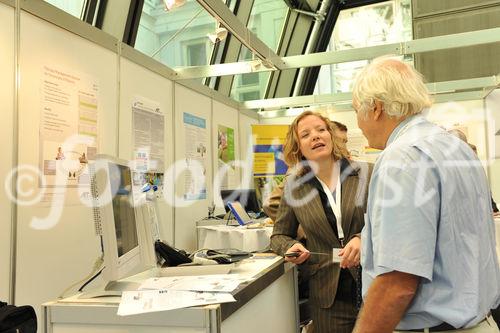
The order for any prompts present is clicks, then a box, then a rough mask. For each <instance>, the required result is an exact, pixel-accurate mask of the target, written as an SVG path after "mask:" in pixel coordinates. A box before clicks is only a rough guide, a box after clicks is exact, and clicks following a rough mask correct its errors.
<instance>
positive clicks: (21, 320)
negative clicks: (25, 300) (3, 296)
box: [0, 302, 37, 333]
mask: <svg viewBox="0 0 500 333" xmlns="http://www.w3.org/2000/svg"><path fill="white" fill-rule="evenodd" d="M36 329H37V323H36V313H35V310H34V309H33V307H32V306H29V305H23V306H14V305H8V304H7V303H4V302H0V333H36Z"/></svg>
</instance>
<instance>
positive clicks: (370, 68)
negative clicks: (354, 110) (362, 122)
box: [352, 56, 432, 118]
mask: <svg viewBox="0 0 500 333" xmlns="http://www.w3.org/2000/svg"><path fill="white" fill-rule="evenodd" d="M352 98H353V102H354V103H356V104H357V106H358V112H361V113H363V114H366V112H367V111H368V110H370V109H372V108H373V106H374V105H375V101H380V102H382V103H383V105H384V111H385V113H386V114H387V115H388V116H390V117H396V118H401V117H407V116H410V115H414V114H418V113H420V112H422V110H423V109H424V108H427V107H430V106H431V104H432V100H431V98H430V96H429V91H428V90H427V87H426V86H425V84H424V81H423V77H422V74H420V73H419V72H417V71H416V70H415V69H414V68H413V67H412V66H409V65H407V64H405V63H404V62H402V61H399V60H396V59H394V58H389V57H387V56H384V57H379V58H376V59H375V60H373V62H372V63H370V64H369V65H367V66H366V67H365V68H363V70H362V71H361V72H360V73H359V74H358V76H357V78H356V81H355V83H354V87H353V91H352Z"/></svg>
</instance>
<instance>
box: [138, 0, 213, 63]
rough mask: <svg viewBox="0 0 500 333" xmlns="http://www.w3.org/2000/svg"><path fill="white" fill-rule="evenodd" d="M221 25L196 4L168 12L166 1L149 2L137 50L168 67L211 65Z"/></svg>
mask: <svg viewBox="0 0 500 333" xmlns="http://www.w3.org/2000/svg"><path fill="white" fill-rule="evenodd" d="M217 27H218V23H217V21H216V20H215V19H214V18H213V17H212V16H211V15H210V14H209V13H207V12H206V11H205V9H204V8H203V7H201V6H200V5H199V4H198V2H197V1H196V0H187V1H186V4H185V5H184V6H182V7H178V8H175V10H172V11H166V10H165V5H164V4H163V1H162V0H145V1H144V7H143V9H142V15H141V20H140V22H139V29H138V31H137V39H136V43H135V48H136V49H137V50H139V51H141V52H143V53H145V54H147V55H149V56H152V57H153V58H154V59H156V60H158V61H160V62H161V63H163V64H165V65H167V66H168V67H171V68H174V67H179V66H203V65H209V64H210V58H211V55H212V50H213V47H214V44H213V43H212V42H211V41H210V40H209V39H208V37H207V35H208V34H211V33H214V31H215V29H216V28H217Z"/></svg>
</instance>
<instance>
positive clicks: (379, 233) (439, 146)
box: [361, 115, 500, 330]
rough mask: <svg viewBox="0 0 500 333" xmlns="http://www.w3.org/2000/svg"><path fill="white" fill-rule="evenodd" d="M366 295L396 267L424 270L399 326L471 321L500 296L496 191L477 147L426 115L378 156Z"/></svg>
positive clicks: (365, 254) (366, 238) (365, 237)
mask: <svg viewBox="0 0 500 333" xmlns="http://www.w3.org/2000/svg"><path fill="white" fill-rule="evenodd" d="M361 244H362V252H361V253H362V260H361V264H362V267H363V295H366V292H367V290H368V288H369V287H370V285H371V283H372V282H373V279H375V277H377V276H378V275H380V274H384V273H388V272H391V271H399V272H405V273H409V274H413V275H416V276H419V277H421V279H420V285H419V287H418V289H417V293H416V295H415V297H414V299H413V301H412V302H411V303H410V305H409V307H408V309H407V311H406V313H405V315H404V316H403V318H402V320H401V322H400V323H399V325H398V326H397V328H398V329H400V330H405V329H416V328H425V327H432V326H436V325H439V324H441V323H442V322H447V323H448V324H451V325H453V326H455V327H457V328H458V327H470V326H473V325H475V324H477V323H478V322H479V321H481V320H482V319H484V317H485V316H486V315H487V313H488V312H489V311H490V309H492V308H495V307H496V306H498V304H499V302H500V269H499V266H498V259H497V255H496V251H495V230H494V223H493V217H492V210H491V201H490V191H489V187H488V183H487V180H486V176H485V172H484V169H483V167H482V165H481V163H480V161H479V160H478V159H477V157H476V156H475V154H474V152H473V151H472V149H471V148H470V147H469V146H468V145H467V144H466V143H464V142H462V141H461V140H460V139H458V138H456V137H454V136H452V135H451V134H449V133H447V132H446V131H445V130H443V129H441V128H440V127H438V126H436V125H434V124H432V123H430V122H428V121H427V120H426V119H424V118H423V117H422V116H420V115H417V116H412V117H409V118H407V119H406V120H404V121H403V122H402V123H400V124H399V125H398V127H396V128H395V129H394V131H393V132H392V134H391V136H390V137H389V140H388V142H387V145H386V149H385V150H384V151H383V152H382V153H381V155H380V156H379V158H378V160H377V162H376V164H375V167H374V170H373V175H372V179H371V182H370V187H369V196H368V207H367V216H366V217H365V227H364V229H363V232H362V242H361Z"/></svg>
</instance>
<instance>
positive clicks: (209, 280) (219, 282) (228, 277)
mask: <svg viewBox="0 0 500 333" xmlns="http://www.w3.org/2000/svg"><path fill="white" fill-rule="evenodd" d="M248 280H249V278H247V277H243V276H241V275H239V274H225V275H221V274H218V275H197V276H169V277H157V278H150V279H147V280H146V281H144V283H142V284H141V286H140V287H139V290H185V291H207V292H226V293H230V292H232V291H233V290H235V289H236V288H237V287H238V286H239V285H240V283H242V282H245V281H248Z"/></svg>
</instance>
